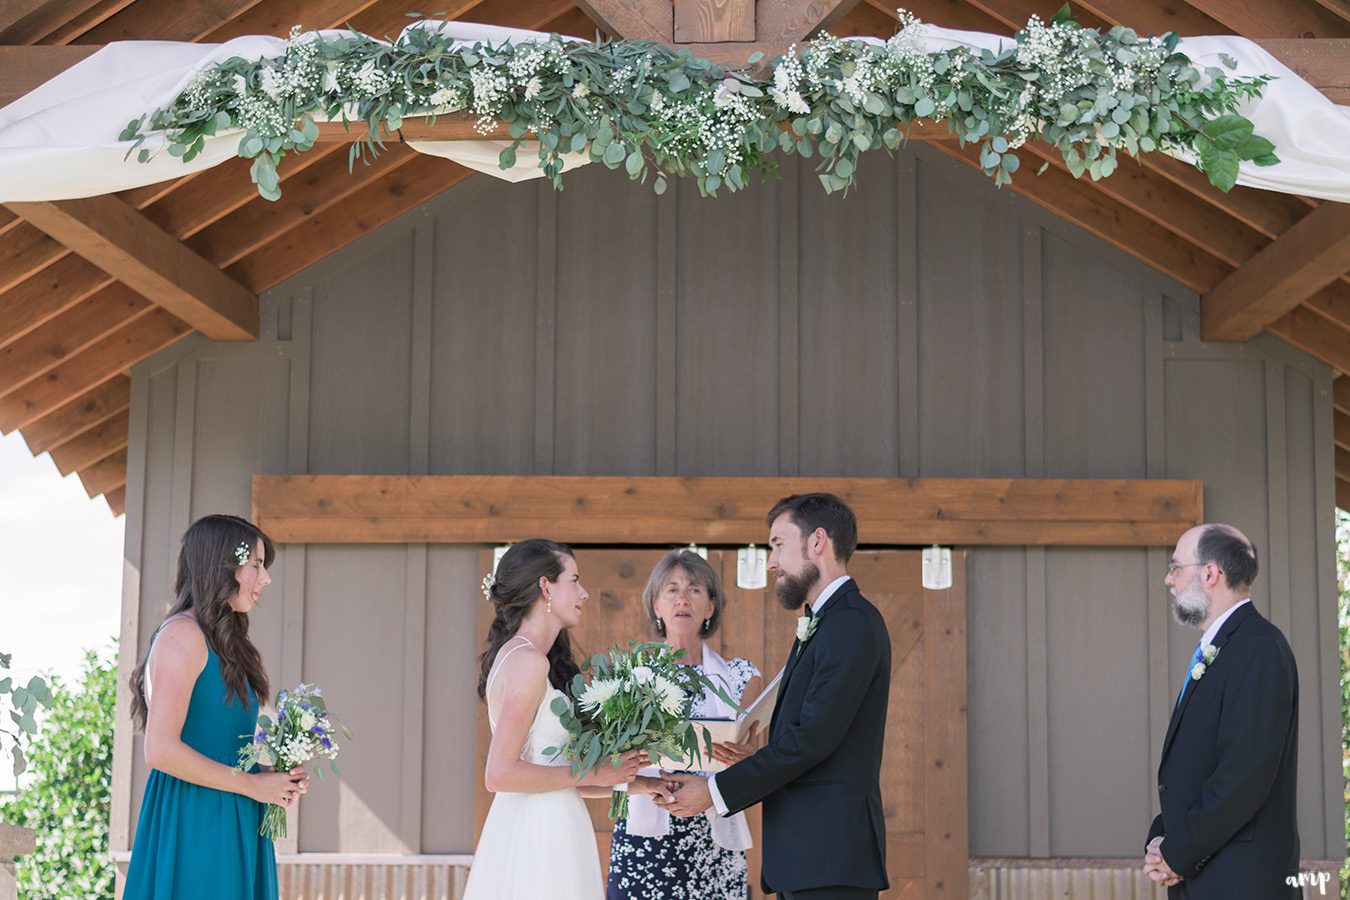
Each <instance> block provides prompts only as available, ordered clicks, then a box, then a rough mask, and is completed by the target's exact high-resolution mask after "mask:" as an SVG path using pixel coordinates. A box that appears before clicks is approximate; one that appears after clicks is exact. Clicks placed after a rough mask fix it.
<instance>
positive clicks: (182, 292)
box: [6, 195, 258, 341]
mask: <svg viewBox="0 0 1350 900" xmlns="http://www.w3.org/2000/svg"><path fill="white" fill-rule="evenodd" d="M6 205H7V206H8V208H9V210H10V211H11V212H13V213H15V214H16V215H18V216H20V217H22V218H23V219H25V220H26V221H28V222H29V223H31V224H32V225H34V226H35V227H37V228H39V229H41V230H42V231H44V232H46V233H47V234H48V235H50V236H51V237H53V238H55V239H56V240H58V241H60V242H61V243H63V244H65V245H66V246H67V247H69V248H70V249H71V250H72V251H74V252H75V253H78V254H79V255H80V256H82V257H84V258H85V259H87V260H89V262H91V263H93V264H94V265H96V266H98V267H99V268H100V269H102V270H103V271H105V272H107V273H108V274H110V275H112V276H113V277H115V278H117V279H118V280H119V281H122V282H123V283H125V284H127V285H128V286H130V287H132V288H134V289H135V290H136V291H137V292H138V293H140V294H141V295H142V296H144V297H146V298H147V299H148V300H150V301H151V302H153V303H155V304H156V305H157V306H160V307H163V308H164V309H166V310H168V311H169V312H171V313H173V314H174V315H175V316H177V317H178V318H180V319H182V320H183V321H184V322H187V323H188V324H189V325H191V326H192V327H193V328H196V329H197V330H198V331H200V332H202V333H203V334H205V335H207V336H208V337H211V338H215V339H216V340H224V341H230V340H235V341H238V340H252V339H255V338H257V336H258V298H257V297H256V296H255V295H254V294H253V293H252V292H251V291H249V290H248V288H246V287H244V286H243V285H241V284H239V283H238V282H235V281H233V280H231V279H230V278H229V277H227V276H226V275H224V274H222V273H221V271H220V269H218V268H216V267H215V266H213V265H212V264H211V263H209V262H207V261H206V260H204V259H202V258H201V257H200V256H198V255H197V254H195V253H193V252H192V251H190V250H188V249H187V248H186V247H185V246H183V245H182V244H181V243H179V242H178V241H177V240H175V239H174V238H173V236H172V235H170V234H167V233H166V232H165V231H164V230H163V229H161V228H160V227H158V226H157V225H155V224H154V223H153V222H151V221H150V220H149V219H147V218H146V217H145V216H143V215H141V214H140V213H139V212H137V211H136V210H135V209H133V208H132V207H131V206H129V205H127V204H126V203H125V202H124V201H122V200H121V199H119V198H117V197H113V196H110V195H103V196H100V197H88V198H85V199H81V200H59V201H43V202H23V203H9V204H6Z"/></svg>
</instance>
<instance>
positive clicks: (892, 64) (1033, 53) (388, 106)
mask: <svg viewBox="0 0 1350 900" xmlns="http://www.w3.org/2000/svg"><path fill="white" fill-rule="evenodd" d="M923 30H924V25H923V24H922V23H921V22H919V21H918V20H917V19H916V18H914V17H913V16H911V15H909V14H908V13H906V12H905V11H904V10H901V11H900V21H899V28H898V30H897V32H896V34H895V36H894V37H892V38H891V39H890V40H888V41H885V42H875V43H869V42H864V41H858V40H841V39H839V38H836V37H832V36H830V35H823V36H822V37H820V38H817V39H815V40H812V41H810V42H808V43H807V44H805V45H804V46H803V47H802V48H801V50H800V52H798V49H797V47H796V46H793V47H790V48H789V49H788V52H787V53H786V54H785V55H783V56H781V57H779V58H777V59H776V60H774V61H773V63H772V66H771V77H770V78H768V79H760V78H756V77H755V76H754V75H753V74H751V72H750V71H749V67H751V66H754V65H756V64H758V63H760V60H759V59H758V58H757V57H758V54H756V56H755V57H751V58H750V59H749V61H748V63H749V66H747V68H745V69H732V68H728V67H724V66H720V65H717V64H714V63H712V62H709V61H708V60H704V59H699V58H696V57H694V56H692V55H691V54H690V53H689V52H688V51H687V50H680V51H674V50H671V49H670V48H668V47H664V46H662V45H659V44H654V43H651V42H648V41H615V42H611V43H604V42H602V43H594V44H593V43H588V42H581V41H576V40H574V39H566V38H562V37H559V36H558V35H556V34H554V35H548V36H546V37H544V36H541V38H540V39H539V40H537V41H531V42H519V43H512V44H505V45H501V46H489V45H488V44H485V43H482V42H479V43H475V44H473V45H471V46H456V42H455V40H454V39H453V37H452V36H450V35H448V34H446V33H444V32H443V31H442V30H441V27H440V23H438V22H424V23H420V24H419V25H416V26H413V27H410V28H408V29H407V30H405V31H404V33H403V34H402V35H401V36H400V37H399V38H398V39H397V40H396V41H394V42H393V43H392V44H389V43H387V42H384V41H380V40H377V39H375V38H372V37H370V36H368V35H364V34H360V33H354V32H344V33H341V34H339V35H336V36H335V35H333V34H332V33H328V34H321V33H317V32H303V31H301V30H300V29H299V27H297V28H295V29H293V30H292V32H291V36H290V40H289V41H288V42H287V45H286V52H285V54H284V55H283V56H279V57H276V58H271V59H261V60H245V59H242V58H239V57H234V58H231V59H227V60H225V61H223V62H219V63H215V64H212V65H210V66H208V67H205V68H203V69H202V70H201V71H199V72H198V73H197V74H196V75H195V76H194V78H193V79H192V80H191V81H190V82H189V84H188V85H187V87H186V88H185V89H184V90H183V91H182V92H181V93H180V94H179V95H178V97H176V98H175V99H174V101H173V102H172V103H171V104H170V105H169V106H168V107H166V108H161V109H156V110H154V111H153V112H151V113H148V114H146V115H144V116H142V117H140V118H139V119H136V120H133V121H132V122H131V123H130V124H129V125H128V126H127V128H126V130H125V131H123V133H122V135H121V139H122V140H123V141H134V143H133V144H132V148H131V152H136V151H139V152H138V158H139V159H140V160H141V161H142V162H144V161H145V160H147V159H149V158H150V155H151V151H150V149H149V148H148V147H145V146H143V144H144V143H145V142H146V140H147V138H149V137H150V136H151V135H162V140H163V142H164V145H165V146H166V147H167V151H168V152H169V153H170V154H172V155H174V156H180V157H182V158H183V159H184V161H187V160H191V159H192V158H193V157H194V156H196V155H197V154H198V153H199V152H201V150H202V148H203V146H204V144H205V140H206V139H207V138H209V137H212V136H215V135H217V134H223V133H225V132H231V131H236V130H237V131H241V132H242V136H241V138H240V141H239V155H240V156H243V157H246V158H250V159H252V160H253V167H252V170H251V171H252V177H253V181H254V182H255V183H256V184H257V186H258V191H259V193H261V194H262V196H263V197H266V198H267V199H269V200H275V199H277V198H278V197H280V196H281V191H280V186H279V179H278V175H277V164H278V163H279V162H280V161H281V159H282V158H283V157H285V155H286V154H287V153H291V152H303V151H305V150H308V149H310V148H311V147H312V146H313V144H314V142H315V140H316V139H317V137H318V134H319V130H318V126H317V124H316V122H317V121H343V122H345V123H348V125H349V127H355V128H362V127H364V135H363V136H362V138H361V139H360V140H358V141H356V142H354V143H353V144H352V148H351V157H350V163H351V164H354V163H355V162H356V160H358V159H361V158H362V157H363V156H364V155H365V154H367V153H370V154H375V153H378V152H379V150H380V149H382V148H383V147H384V144H383V143H382V134H383V135H387V134H388V133H389V132H393V131H397V129H398V128H399V127H400V126H401V125H402V122H403V120H404V119H405V118H408V117H413V116H428V117H431V118H432V119H434V118H435V117H436V116H438V115H445V114H448V113H452V112H468V113H470V114H471V115H472V116H474V117H475V118H476V120H477V126H478V128H479V129H480V130H481V131H482V132H483V133H485V134H486V133H488V132H490V131H493V130H496V129H498V128H500V127H502V126H505V127H506V128H507V129H508V131H509V134H510V135H511V137H512V138H514V140H513V142H512V144H511V145H510V146H508V147H507V148H506V149H504V150H503V151H502V153H501V166H502V168H503V169H507V168H511V167H512V166H514V165H515V163H516V154H517V152H518V151H519V150H520V147H521V144H522V142H523V141H526V140H537V141H538V142H539V151H538V166H539V168H540V169H541V170H542V171H543V172H544V174H545V175H546V176H548V177H549V178H550V179H551V180H552V182H553V184H554V186H555V187H558V188H561V187H562V166H563V159H562V157H563V156H564V154H567V153H583V154H586V155H587V156H588V157H589V159H591V160H593V161H597V162H603V163H604V164H605V165H606V166H608V167H609V168H611V169H614V168H618V167H620V166H623V168H624V169H625V170H626V171H627V173H628V175H629V177H630V178H633V179H642V180H644V181H645V180H646V178H647V176H648V174H649V173H652V174H653V175H654V187H655V189H656V191H657V193H661V192H663V191H664V190H665V189H666V187H667V181H668V178H669V177H671V176H681V177H692V178H694V179H696V182H697V184H698V187H699V191H700V192H701V193H703V194H704V195H713V194H716V193H717V192H718V191H719V190H720V189H721V188H723V187H725V188H727V189H728V190H732V191H735V190H739V189H741V188H743V187H745V185H746V183H747V176H748V174H749V173H750V172H752V171H754V172H757V173H758V174H759V175H760V176H761V177H769V176H773V175H775V174H776V164H775V162H774V153H775V151H782V152H784V153H788V154H794V153H795V154H798V155H800V156H802V157H816V158H818V160H819V162H818V166H817V169H818V171H819V175H820V180H821V183H822V185H823V186H824V188H825V190H826V191H827V192H833V191H840V190H847V189H848V188H849V187H850V186H851V185H852V184H853V183H854V179H855V176H856V173H857V163H858V158H859V157H860V156H861V154H862V153H864V152H865V151H870V150H876V149H881V148H885V149H887V150H888V151H894V150H895V149H897V148H898V147H900V146H901V145H902V144H903V143H904V142H905V140H906V137H907V130H908V127H909V125H910V123H912V122H915V121H917V120H920V119H930V120H936V121H945V122H946V123H947V126H948V128H949V129H950V130H951V132H952V133H953V134H954V135H955V136H956V137H957V138H958V139H959V140H960V141H961V143H962V144H963V145H965V144H967V143H973V144H977V145H978V146H979V149H980V165H981V167H982V168H983V170H984V172H985V174H987V175H989V176H991V177H992V178H993V179H994V181H995V183H996V184H999V185H1003V184H1007V183H1009V182H1010V181H1011V179H1012V175H1013V173H1014V172H1016V171H1017V168H1018V163H1019V157H1018V156H1017V155H1016V154H1015V153H1013V152H1012V151H1014V150H1015V149H1016V148H1018V147H1020V146H1022V145H1023V144H1024V143H1026V142H1027V141H1029V140H1043V141H1045V142H1046V143H1049V144H1051V145H1053V146H1054V147H1056V148H1058V149H1059V151H1060V152H1061V153H1062V154H1063V156H1064V160H1065V164H1066V165H1067V167H1068V168H1069V171H1070V172H1072V173H1073V175H1074V176H1075V177H1082V176H1083V175H1087V176H1088V177H1090V178H1092V179H1093V180H1096V179H1099V178H1105V177H1107V176H1109V175H1110V174H1111V173H1112V172H1113V171H1115V168H1116V164H1117V155H1118V154H1119V153H1120V152H1121V151H1124V152H1125V153H1128V154H1130V155H1131V156H1137V155H1139V154H1141V153H1152V152H1158V151H1166V150H1181V151H1185V152H1187V153H1189V154H1190V155H1191V156H1192V157H1193V158H1194V159H1195V160H1196V166H1197V168H1199V169H1201V170H1202V171H1203V172H1204V173H1205V174H1206V176H1207V177H1208V178H1209V180H1210V182H1211V183H1213V184H1214V185H1215V186H1216V187H1218V188H1219V189H1221V190H1224V191H1227V190H1229V189H1231V188H1232V186H1233V185H1234V183H1235V182H1236V180H1237V175H1238V163H1239V161H1241V160H1251V161H1253V162H1255V163H1256V164H1258V165H1273V164H1275V163H1276V162H1278V161H1279V160H1278V158H1277V157H1276V155H1275V147H1274V145H1273V144H1272V143H1271V142H1270V141H1268V140H1266V139H1265V138H1262V137H1260V136H1258V135H1256V134H1254V133H1253V128H1252V123H1251V122H1250V121H1249V120H1248V119H1246V118H1244V117H1243V116H1242V115H1240V114H1239V113H1238V110H1239V109H1240V108H1241V106H1242V105H1243V104H1244V103H1246V102H1248V101H1250V100H1253V99H1255V98H1257V97H1259V96H1260V94H1261V90H1262V87H1263V86H1264V85H1265V84H1266V83H1267V82H1268V81H1269V80H1270V79H1269V76H1265V75H1261V76H1256V77H1230V76H1229V72H1228V71H1226V70H1225V69H1222V68H1218V67H1213V68H1208V69H1206V70H1204V71H1203V72H1202V71H1201V70H1200V69H1199V68H1197V67H1196V66H1195V65H1194V64H1193V63H1192V62H1191V60H1190V59H1189V58H1188V57H1187V56H1186V55H1185V54H1183V53H1180V52H1178V50H1177V44H1178V40H1179V38H1178V37H1177V35H1176V34H1174V33H1169V34H1167V35H1164V36H1163V37H1161V38H1148V37H1140V36H1139V35H1138V34H1136V33H1135V32H1134V31H1133V30H1131V29H1128V28H1121V27H1116V28H1112V29H1111V30H1110V31H1109V32H1106V33H1102V32H1099V31H1096V30H1095V29H1089V28H1083V27H1082V26H1080V25H1078V24H1077V23H1076V22H1074V21H1073V19H1072V18H1071V17H1070V16H1069V14H1068V8H1067V6H1066V7H1065V8H1064V9H1063V10H1061V11H1060V14H1059V15H1057V16H1056V17H1055V18H1054V19H1053V20H1052V21H1051V22H1049V23H1045V22H1042V21H1041V19H1039V18H1038V17H1035V16H1033V17H1032V18H1031V19H1030V21H1029V22H1028V23H1027V26H1026V27H1025V28H1024V29H1022V30H1020V31H1019V32H1017V34H1016V36H1015V40H1016V43H1013V44H1009V45H1008V46H1007V47H1006V48H1001V49H1000V51H999V52H993V51H990V50H979V51H975V50H969V49H965V48H958V49H951V50H943V51H940V52H929V51H927V50H926V49H925V45H924V38H923ZM1222 62H1223V64H1224V65H1225V66H1227V68H1228V69H1229V70H1231V69H1233V68H1235V67H1236V63H1235V61H1234V60H1232V59H1231V58H1228V57H1224V58H1223V59H1222ZM128 155H130V152H129V153H128ZM1042 168H1044V167H1042Z"/></svg>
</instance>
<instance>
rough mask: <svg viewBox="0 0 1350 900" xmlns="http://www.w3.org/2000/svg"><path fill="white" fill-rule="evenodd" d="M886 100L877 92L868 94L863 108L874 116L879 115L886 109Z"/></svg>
mask: <svg viewBox="0 0 1350 900" xmlns="http://www.w3.org/2000/svg"><path fill="white" fill-rule="evenodd" d="M886 106H887V104H886V101H885V100H883V99H882V98H881V97H880V96H879V95H877V94H868V95H867V98H866V99H865V100H863V109H865V110H867V111H868V112H869V113H871V114H872V115H874V116H879V115H881V114H882V113H884V112H885V111H886Z"/></svg>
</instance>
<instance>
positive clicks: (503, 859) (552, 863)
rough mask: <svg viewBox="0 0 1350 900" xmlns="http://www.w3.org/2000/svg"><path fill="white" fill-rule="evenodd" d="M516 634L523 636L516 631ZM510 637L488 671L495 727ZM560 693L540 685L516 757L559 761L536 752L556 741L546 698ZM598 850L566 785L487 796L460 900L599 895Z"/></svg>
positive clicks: (556, 724) (580, 899) (558, 728)
mask: <svg viewBox="0 0 1350 900" xmlns="http://www.w3.org/2000/svg"><path fill="white" fill-rule="evenodd" d="M520 640H522V641H524V640H525V638H523V637H522V638H520ZM526 644H528V641H527V642H526V643H525V644H517V645H516V646H514V647H512V648H511V649H509V650H507V651H506V653H504V654H502V655H501V657H500V658H499V659H498V660H497V664H496V667H495V668H494V669H493V671H492V673H491V675H489V677H488V683H487V692H486V693H487V698H488V724H490V725H491V726H492V727H493V729H494V730H495V729H496V726H497V717H496V716H495V715H494V711H493V706H492V679H493V678H494V677H495V676H496V674H497V672H498V671H500V669H501V664H502V663H503V662H504V661H505V660H506V657H508V656H510V655H511V654H512V653H514V652H515V651H516V650H519V649H520V648H521V647H524V646H526ZM562 696H564V694H563V692H562V691H560V690H558V689H557V688H555V687H553V686H552V685H548V686H547V687H546V688H545V690H544V699H543V700H542V701H540V704H539V709H538V711H537V712H536V713H535V714H534V722H533V723H531V725H530V730H529V733H528V734H527V735H526V736H525V746H524V747H523V748H522V749H521V751H520V758H521V759H523V760H524V761H525V762H528V763H533V764H535V765H538V766H557V765H564V766H565V765H567V762H566V760H563V759H561V758H559V759H550V758H548V757H546V756H545V755H544V749H545V748H547V747H561V746H562V745H563V743H565V742H566V740H567V729H566V728H564V727H563V725H562V722H561V721H560V720H559V719H558V715H557V713H555V712H553V710H552V709H550V708H549V707H550V705H551V704H552V703H553V700H554V699H555V698H557V697H562ZM604 895H605V886H604V880H603V879H602V877H601V875H600V854H599V852H598V851H597V850H596V845H595V832H594V830H593V829H592V826H591V818H590V815H589V814H588V813H587V812H586V804H585V803H584V802H583V801H582V799H581V795H580V794H579V793H577V789H576V788H574V787H567V788H563V789H561V790H557V791H546V792H542V793H529V794H525V793H522V794H515V793H509V792H502V793H499V794H497V795H496V796H495V797H493V798H492V808H491V809H489V810H488V815H487V821H486V822H485V823H484V824H483V836H482V837H481V838H479V840H478V848H477V850H476V851H475V852H474V857H473V865H472V866H471V867H470V869H469V881H468V884H467V886H466V887H465V891H464V900H526V898H530V900H534V898H547V900H599V898H602V897H604Z"/></svg>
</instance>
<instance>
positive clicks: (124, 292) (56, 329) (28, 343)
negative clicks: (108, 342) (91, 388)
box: [0, 284, 154, 396]
mask: <svg viewBox="0 0 1350 900" xmlns="http://www.w3.org/2000/svg"><path fill="white" fill-rule="evenodd" d="M152 309H154V307H153V306H152V305H151V304H150V302H149V301H148V300H146V299H145V298H144V297H141V296H140V295H139V294H137V293H136V292H135V291H133V290H132V289H131V288H129V287H127V286H126V285H123V284H112V285H109V286H108V287H106V288H104V289H103V290H101V291H99V292H98V293H96V294H94V295H93V296H92V297H90V298H89V299H88V300H86V301H85V302H84V303H81V304H80V305H79V306H76V307H74V308H73V309H70V310H67V311H66V312H64V313H62V314H61V315H59V316H57V317H56V318H54V319H52V320H51V321H50V322H48V323H47V324H45V325H43V326H41V327H39V328H36V329H34V330H33V331H32V332H30V333H29V334H27V335H25V336H24V337H22V338H20V339H19V340H17V341H15V342H13V343H12V344H9V345H8V346H6V347H4V348H2V349H0V396H4V395H5V394H8V393H9V392H11V391H13V390H15V389H16V388H18V387H19V386H20V385H22V384H25V383H26V382H28V381H31V380H32V379H34V378H37V377H38V376H40V375H45V374H46V373H47V372H49V371H51V370H52V369H54V368H56V367H57V366H59V365H60V364H61V363H62V362H64V361H65V360H67V359H69V358H70V357H72V356H75V355H77V354H79V353H80V352H81V351H83V350H84V349H86V348H88V347H90V346H93V345H94V344H96V343H98V342H99V341H100V340H102V339H103V338H105V337H107V336H108V335H109V334H111V333H112V332H114V331H116V330H117V329H118V328H121V327H122V326H123V325H126V324H127V323H128V322H131V321H133V320H134V319H137V318H139V317H140V316H142V315H145V314H146V313H148V312H149V311H150V310H152Z"/></svg>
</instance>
